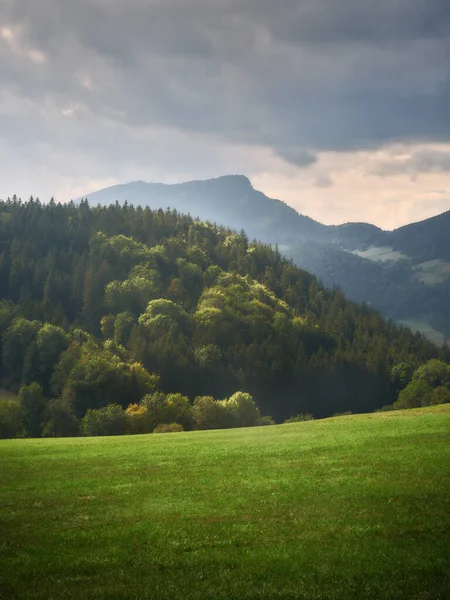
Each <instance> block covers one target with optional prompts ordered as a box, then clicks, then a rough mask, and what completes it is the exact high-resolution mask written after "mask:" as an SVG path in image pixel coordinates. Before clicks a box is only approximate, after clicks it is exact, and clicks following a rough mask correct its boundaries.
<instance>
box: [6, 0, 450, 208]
mask: <svg viewBox="0 0 450 600" xmlns="http://www.w3.org/2000/svg"><path fill="white" fill-rule="evenodd" d="M0 24H1V30H0V31H1V33H0V74H1V75H0V120H1V123H2V127H1V128H0V142H1V143H3V145H4V147H5V148H7V149H8V151H7V154H6V161H5V162H4V169H5V170H4V173H5V175H4V177H5V179H3V180H0V191H1V190H3V189H5V188H6V187H8V186H10V185H12V181H13V180H14V181H18V182H19V181H20V174H21V173H23V172H24V171H27V170H30V168H32V167H33V172H35V173H39V174H40V175H39V176H38V175H36V177H37V179H36V180H35V181H36V182H37V183H38V184H39V185H41V186H42V187H43V189H45V190H48V189H50V187H51V186H52V177H53V178H58V177H60V178H61V181H64V182H66V183H64V184H61V185H59V184H58V183H57V184H53V185H54V186H56V187H58V186H59V189H67V185H68V184H67V181H74V182H76V181H79V180H77V177H80V175H79V174H80V173H82V172H83V169H84V170H85V171H84V172H85V173H87V172H89V173H90V174H91V175H90V180H106V179H108V177H111V173H114V174H115V175H116V174H121V176H123V177H128V176H130V174H137V175H138V177H139V178H145V179H150V178H151V177H153V176H156V175H158V174H159V175H160V176H163V175H164V176H165V177H166V178H171V179H174V178H177V179H178V180H181V179H189V178H191V177H198V176H202V174H204V176H205V177H206V176H210V175H219V174H221V173H224V172H230V171H231V170H232V169H233V170H235V172H245V173H248V174H249V175H250V176H252V175H255V176H257V177H258V176H259V175H260V174H262V173H266V172H268V171H272V172H275V171H276V172H277V173H278V175H277V177H278V180H279V181H280V182H281V181H282V179H283V177H285V176H286V177H290V178H292V177H293V176H294V174H295V173H297V171H298V170H299V171H304V172H306V171H308V172H309V171H310V172H311V173H310V174H308V175H307V176H308V177H313V179H312V180H313V181H315V182H316V184H315V185H316V188H317V189H318V190H319V191H320V190H322V191H324V190H326V189H327V190H330V192H331V191H332V190H333V184H334V181H335V176H334V174H333V172H332V171H333V168H334V167H332V165H330V166H329V168H328V170H327V171H324V172H323V173H322V174H318V172H316V170H315V167H316V163H318V162H321V159H320V157H321V156H322V155H323V154H324V153H334V154H333V156H335V160H336V161H337V158H336V156H337V153H347V154H352V155H353V153H358V152H360V151H362V150H364V151H371V152H373V153H374V154H375V155H376V153H377V152H378V151H379V150H380V149H383V148H386V147H389V148H390V147H392V146H393V145H395V144H399V143H403V144H406V145H407V146H408V148H412V147H413V146H414V145H422V146H423V145H433V144H440V145H442V146H444V145H446V144H449V143H450V63H449V61H448V56H450V7H449V5H448V0H428V1H427V2H424V1H423V0H408V1H406V0H405V1H403V0H401V1H400V2H392V1H390V0H389V1H388V0H380V1H379V2H369V0H340V1H339V2H336V0H302V1H298V0H279V1H278V2H273V0H244V1H242V0H215V1H214V2H211V1H210V0H191V1H190V2H186V1H185V0H164V2H162V1H160V0H78V1H77V2H72V1H71V0H59V1H58V2H57V3H55V2H54V1H52V0H20V2H17V1H16V0H3V1H2V2H1V4H0ZM173 140H176V144H177V146H174V145H173ZM171 144H172V146H171ZM37 147H39V148H40V149H41V150H42V148H46V149H47V151H46V152H44V153H42V151H41V153H38V152H36V148H37ZM19 148H20V151H19ZM211 148H213V151H211ZM220 148H221V149H220ZM56 157H62V159H61V161H60V160H59V158H56ZM87 157H88V158H87ZM237 159H239V161H240V164H237V162H238V160H237ZM44 160H46V161H47V163H46V164H44ZM414 160H415V161H416V163H417V160H419V159H418V158H417V157H416V159H414ZM421 160H422V165H424V164H425V163H426V161H425V158H424V157H422V159H421ZM433 160H435V162H436V160H437V161H438V162H439V157H437V158H436V157H435V158H434V159H433ZM202 161H203V163H202ZM337 162H339V161H337ZM419 162H420V161H419ZM413 163H414V161H413ZM416 163H414V165H415V166H412V165H410V166H409V167H405V166H404V165H396V166H399V167H401V168H403V170H405V168H406V170H407V172H408V174H409V173H410V172H411V170H413V169H420V168H421V167H420V165H419V163H417V164H416ZM49 164H53V165H54V166H53V169H54V170H53V171H52V170H51V169H49ZM60 164H62V165H63V172H62V173H60V172H59V171H57V170H56V169H58V168H60ZM33 165H34V166H33ZM36 165H37V166H36ZM365 165H366V167H367V168H368V169H372V170H373V169H376V168H378V174H379V175H381V174H383V173H382V172H384V174H385V175H387V173H388V172H389V165H387V164H385V165H382V164H381V162H380V163H379V164H378V167H376V166H374V164H373V161H369V160H368V161H366V163H365ZM202 166H203V167H204V168H203V173H202V172H201V171H202ZM34 167H36V168H34ZM422 168H424V166H422ZM427 168H428V169H430V168H431V167H427ZM408 169H409V170H408ZM433 169H434V171H433V172H435V173H441V171H440V170H439V169H437V170H436V169H435V168H434V167H433V168H432V170H433ZM94 171H95V172H94ZM14 172H17V177H16V176H14V177H15V179H14V177H12V176H11V174H12V173H14ZM8 174H9V177H7V175H8ZM295 176H297V175H295ZM86 177H87V175H86ZM86 177H84V179H83V181H85V180H86ZM433 185H434V184H433ZM436 185H438V187H440V185H441V184H440V183H436ZM8 189H9V187H8ZM281 189H282V186H281V184H280V190H281ZM11 193H12V192H11ZM277 195H278V196H280V195H281V194H277Z"/></svg>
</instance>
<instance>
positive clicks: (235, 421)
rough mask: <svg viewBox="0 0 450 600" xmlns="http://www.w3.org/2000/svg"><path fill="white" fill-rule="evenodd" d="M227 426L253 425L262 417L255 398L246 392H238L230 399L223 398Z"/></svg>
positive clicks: (222, 403)
mask: <svg viewBox="0 0 450 600" xmlns="http://www.w3.org/2000/svg"><path fill="white" fill-rule="evenodd" d="M220 403H221V405H222V406H223V408H224V410H225V413H226V417H225V419H224V421H225V423H226V426H227V427H253V426H254V425H256V424H257V423H258V419H260V418H261V415H260V413H259V409H258V407H257V406H256V404H255V402H254V400H253V398H252V397H251V396H250V394H247V393H246V392H236V393H234V394H233V395H232V396H231V397H230V398H229V399H228V400H221V401H220Z"/></svg>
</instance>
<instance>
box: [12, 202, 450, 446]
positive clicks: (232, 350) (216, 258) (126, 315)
mask: <svg viewBox="0 0 450 600" xmlns="http://www.w3.org/2000/svg"><path fill="white" fill-rule="evenodd" d="M0 290H1V293H0V296H1V298H2V300H1V303H0V336H1V344H2V348H1V364H0V369H1V371H0V375H1V381H2V384H3V386H6V387H9V388H11V389H13V390H19V388H20V387H21V386H30V385H32V384H36V385H37V386H38V387H39V389H41V390H42V391H41V392H40V393H41V394H42V397H43V398H44V400H43V404H42V405H43V412H42V415H44V414H45V415H47V416H48V414H49V411H51V410H53V411H54V412H55V413H57V412H58V411H60V412H61V414H64V415H65V420H66V422H67V423H69V422H70V421H71V419H72V423H77V424H80V423H82V421H83V419H84V418H85V417H86V415H87V412H88V411H92V410H101V409H104V407H106V406H108V405H118V406H119V407H121V409H123V410H124V411H125V412H126V411H127V410H128V408H127V407H129V406H130V405H138V406H144V404H145V402H144V400H143V399H144V398H145V397H147V398H148V395H149V394H153V393H155V381H159V384H158V385H159V388H158V389H159V390H160V391H161V393H162V394H164V395H165V397H167V395H170V394H181V395H182V396H183V397H187V398H188V399H189V404H190V406H191V407H194V406H195V403H194V399H195V398H198V397H212V398H216V399H221V398H230V397H232V396H233V394H234V393H235V392H236V390H242V392H243V393H248V394H250V395H251V397H252V398H253V399H254V402H255V403H256V407H257V409H258V410H259V411H260V414H263V415H264V414H270V415H272V417H273V418H274V419H275V420H276V421H277V422H280V421H283V420H284V419H286V418H288V417H290V416H292V415H295V414H308V413H311V414H313V415H314V416H315V417H323V416H328V415H331V414H334V413H336V412H344V411H347V410H350V411H353V412H365V411H372V410H375V409H377V408H380V407H381V406H383V405H385V404H387V403H392V402H394V401H395V400H396V398H397V396H396V394H397V393H398V390H397V389H395V386H393V385H392V377H391V372H392V368H393V367H395V366H396V365H398V364H400V363H407V364H408V365H410V366H411V367H412V368H417V367H419V366H420V365H421V364H423V363H425V362H426V361H428V360H430V359H432V358H441V359H442V360H444V361H447V360H448V358H449V355H448V351H447V349H445V348H444V349H442V350H438V349H437V348H435V347H434V346H433V345H432V344H430V343H428V342H426V341H425V340H424V339H423V337H421V336H420V335H418V334H415V335H414V334H412V333H411V331H410V330H408V329H406V328H398V327H396V326H394V325H393V324H392V323H391V322H389V321H385V320H383V319H382V318H381V317H380V316H379V314H377V313H376V312H375V311H373V310H371V309H370V308H368V307H367V306H364V305H362V306H359V305H356V304H354V303H351V302H349V301H347V300H346V298H345V297H344V295H343V294H342V292H341V291H340V290H339V289H333V290H326V289H324V288H323V287H322V286H321V285H319V284H318V282H317V280H316V279H315V278H314V277H313V276H312V275H310V274H309V273H307V272H305V271H302V270H301V269H298V268H296V267H294V266H293V265H292V263H291V262H290V261H289V260H287V259H284V258H282V257H281V256H280V254H279V253H278V252H277V250H276V249H272V248H271V247H270V246H267V245H264V244H261V243H258V242H256V241H253V242H250V241H249V240H248V239H247V237H246V235H245V233H244V232H241V233H236V232H233V231H231V230H228V229H224V228H220V227H217V226H215V225H212V224H210V223H203V222H200V221H197V220H194V219H192V218H190V217H189V216H185V215H181V214H178V213H177V212H176V211H170V210H168V211H162V210H158V211H152V210H150V209H144V208H141V207H137V208H134V207H131V206H128V205H126V204H125V205H124V206H119V205H118V204H116V205H112V206H110V207H94V208H91V207H89V205H88V204H87V202H81V203H80V204H79V205H75V204H74V203H69V204H65V205H61V204H55V203H54V202H50V203H49V204H47V205H43V204H41V203H40V202H39V201H37V200H33V199H30V201H29V202H26V203H22V202H21V201H19V200H16V199H13V200H8V201H6V202H0ZM34 389H36V388H34ZM215 402H217V401H216V400H215ZM143 403H144V404H143ZM89 414H90V413H89ZM46 418H47V417H46ZM127 418H128V417H127ZM46 422H48V419H47V421H46ZM43 423H44V421H42V423H41V424H40V426H41V434H45V431H44V429H45V428H43V427H42V424H43ZM166 424H167V423H166ZM78 426H79V425H78ZM69 429H70V427H69ZM54 431H56V429H55V430H54ZM35 433H36V431H30V430H27V434H29V435H33V434H35ZM47 433H48V432H47ZM53 434H55V435H56V433H53ZM59 434H62V432H59V433H58V435H59ZM66 434H67V433H66Z"/></svg>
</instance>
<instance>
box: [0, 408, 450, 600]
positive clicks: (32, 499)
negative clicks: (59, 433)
mask: <svg viewBox="0 0 450 600" xmlns="http://www.w3.org/2000/svg"><path fill="white" fill-rule="evenodd" d="M449 442H450V405H445V406H441V407H433V408H427V409H418V410H409V411H399V412H390V413H377V414H373V415H358V416H348V417H338V418H334V419H326V420H322V421H312V422H305V423H296V424H291V425H280V426H274V427H261V428H253V429H236V430H229V431H215V432H192V433H177V434H165V435H157V434H154V435H148V436H134V437H115V438H81V439H57V440H5V441H2V442H0V482H1V488H0V517H1V522H0V532H1V535H0V551H1V554H0V581H1V583H0V597H1V598H2V599H8V600H9V599H14V598H39V599H45V600H51V599H54V600H56V599H59V598H71V599H74V598H75V599H76V598H80V599H81V598H83V599H94V598H95V599H105V600H106V599H118V598H121V599H122V598H123V599H133V598H139V599H140V598H149V599H150V598H152V599H159V598H164V599H173V600H176V599H181V598H186V599H193V598H198V599H200V598H201V599H213V598H214V599H216V598H236V599H237V598H254V599H262V598H264V599H308V600H313V599H321V600H333V599H336V600H337V599H339V600H341V599H342V600H344V599H350V598H351V599H355V600H356V599H358V600H361V599H373V600H380V599H390V600H400V599H402V600H403V599H404V600H414V599H415V600H448V599H449V598H450V443H449Z"/></svg>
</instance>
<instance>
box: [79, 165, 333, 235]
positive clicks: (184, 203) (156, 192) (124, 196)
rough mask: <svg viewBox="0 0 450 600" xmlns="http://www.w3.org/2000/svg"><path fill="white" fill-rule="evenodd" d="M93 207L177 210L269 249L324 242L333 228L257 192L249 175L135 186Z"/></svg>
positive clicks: (102, 197)
mask: <svg viewBox="0 0 450 600" xmlns="http://www.w3.org/2000/svg"><path fill="white" fill-rule="evenodd" d="M88 200H89V202H90V204H91V205H95V204H101V205H103V206H108V205H110V204H112V203H114V202H116V201H118V202H119V203H121V204H122V203H124V202H125V201H128V202H129V203H130V204H133V205H135V206H136V205H140V206H148V207H149V208H153V209H158V208H163V209H165V208H171V209H176V210H178V211H179V212H182V213H184V214H191V215H192V216H193V217H199V218H200V219H202V220H204V221H211V222H212V223H218V224H219V225H224V226H226V227H231V228H232V229H236V230H238V231H239V230H241V229H244V230H245V232H246V233H247V235H248V236H249V237H250V238H256V239H260V240H262V241H264V242H268V243H280V244H290V243H295V241H296V240H298V237H299V236H301V237H303V238H305V239H314V240H319V239H322V238H323V237H324V236H326V235H327V227H326V226H325V225H322V223H318V222H317V221H314V220H313V219H311V218H309V217H306V216H304V215H301V214H299V213H298V212H297V211H296V210H294V209H293V208H291V207H290V206H288V205H287V204H285V203H284V202H282V201H280V200H274V199H272V198H268V197H267V196H266V195H264V194H263V193H262V192H259V191H258V190H255V189H254V188H253V186H252V184H251V183H250V180H249V179H248V178H247V177H245V175H226V176H223V177H217V178H216V179H207V180H203V181H189V182H187V183H179V184H167V185H166V184H163V183H147V182H145V181H135V182H132V183H126V184H122V185H115V186H112V187H109V188H106V189H104V190H99V191H98V192H94V193H92V194H89V197H88Z"/></svg>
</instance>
